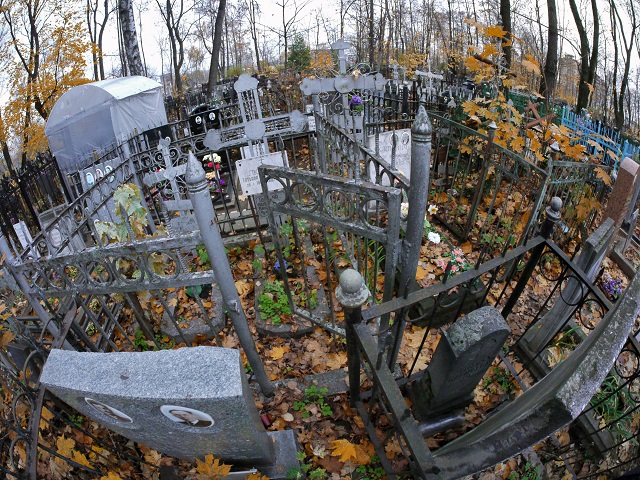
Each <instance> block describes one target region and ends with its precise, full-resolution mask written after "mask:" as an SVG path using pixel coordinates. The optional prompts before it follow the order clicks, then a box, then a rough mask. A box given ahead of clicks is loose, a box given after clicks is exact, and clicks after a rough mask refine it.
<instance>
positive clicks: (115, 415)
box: [84, 397, 133, 423]
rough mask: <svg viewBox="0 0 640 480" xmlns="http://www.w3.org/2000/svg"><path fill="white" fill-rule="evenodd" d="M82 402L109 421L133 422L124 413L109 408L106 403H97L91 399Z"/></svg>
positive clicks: (86, 398) (87, 398)
mask: <svg viewBox="0 0 640 480" xmlns="http://www.w3.org/2000/svg"><path fill="white" fill-rule="evenodd" d="M84 401H85V402H87V404H88V405H90V406H91V407H92V408H93V409H94V410H97V411H98V412H100V413H101V414H102V415H104V416H106V417H109V418H110V419H111V420H115V421H116V422H126V423H133V420H132V419H131V417H130V416H129V415H127V414H126V413H122V412H121V411H120V410H117V409H115V408H113V407H110V406H109V405H107V404H106V403H102V402H99V401H97V400H94V399H93V398H89V397H85V398H84Z"/></svg>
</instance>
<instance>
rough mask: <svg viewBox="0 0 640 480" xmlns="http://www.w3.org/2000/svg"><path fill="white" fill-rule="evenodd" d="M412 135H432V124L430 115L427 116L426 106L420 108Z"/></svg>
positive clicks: (412, 128) (412, 127)
mask: <svg viewBox="0 0 640 480" xmlns="http://www.w3.org/2000/svg"><path fill="white" fill-rule="evenodd" d="M411 133H412V134H413V135H423V136H426V135H431V122H430V121H429V115H427V110H426V109H425V108H424V105H420V107H418V114H417V115H416V118H415V119H414V120H413V125H412V126H411Z"/></svg>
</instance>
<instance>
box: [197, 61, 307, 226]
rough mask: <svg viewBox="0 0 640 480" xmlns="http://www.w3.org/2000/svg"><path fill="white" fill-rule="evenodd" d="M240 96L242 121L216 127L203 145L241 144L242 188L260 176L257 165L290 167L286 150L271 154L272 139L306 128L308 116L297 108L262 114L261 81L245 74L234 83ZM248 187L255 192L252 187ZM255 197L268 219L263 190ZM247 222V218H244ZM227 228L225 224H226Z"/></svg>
mask: <svg viewBox="0 0 640 480" xmlns="http://www.w3.org/2000/svg"><path fill="white" fill-rule="evenodd" d="M233 88H234V90H235V91H236V93H237V95H238V104H239V106H240V113H241V118H242V122H241V123H239V124H237V125H232V126H230V127H226V128H221V129H217V130H216V129H213V130H209V131H208V132H207V135H206V136H205V138H204V140H203V142H202V143H203V144H204V145H205V146H206V147H207V148H210V149H211V150H213V151H214V152H215V151H220V150H223V149H227V148H232V147H240V148H241V152H242V157H243V160H240V161H239V162H236V167H237V174H238V177H239V180H240V187H241V190H242V191H244V190H247V189H246V188H245V186H248V185H250V184H252V183H253V185H259V181H258V182H257V183H255V182H254V180H256V179H257V178H258V172H257V168H258V166H260V165H261V164H263V163H266V164H269V165H272V164H278V165H284V166H288V163H287V157H286V152H275V153H270V151H269V138H270V137H276V136H278V135H286V134H293V133H301V132H304V131H305V130H306V129H307V124H308V118H307V116H306V115H304V114H303V113H302V112H300V111H298V110H294V111H293V112H291V113H287V114H284V115H276V116H273V117H263V116H262V106H261V105H260V97H259V94H258V80H257V79H256V78H253V77H251V76H249V75H247V74H246V73H245V74H242V75H240V77H239V78H238V80H237V81H236V82H235V83H234V84H233ZM248 190H250V191H254V190H253V189H251V188H249V189H248ZM248 195H252V196H253V200H254V204H255V206H256V210H257V214H258V216H259V217H262V218H266V216H267V213H266V205H265V199H264V196H263V194H262V191H260V192H257V193H255V192H254V193H250V194H248ZM246 196H247V195H246V194H244V193H243V194H242V195H241V196H239V199H238V200H239V205H240V206H243V204H244V198H245V197H246ZM229 216H231V218H233V217H234V216H236V217H237V216H239V215H238V212H229ZM245 221H246V220H245ZM223 228H224V227H223Z"/></svg>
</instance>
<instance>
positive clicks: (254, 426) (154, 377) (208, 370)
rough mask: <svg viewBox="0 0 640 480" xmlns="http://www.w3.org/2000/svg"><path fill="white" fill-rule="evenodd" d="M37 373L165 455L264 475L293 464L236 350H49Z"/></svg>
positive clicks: (291, 447)
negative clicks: (208, 458)
mask: <svg viewBox="0 0 640 480" xmlns="http://www.w3.org/2000/svg"><path fill="white" fill-rule="evenodd" d="M40 381H41V383H42V384H43V385H44V386H45V387H46V388H47V389H48V390H49V391H51V392H52V393H53V394H54V395H56V396H57V397H58V398H60V399H61V400H62V401H64V402H66V403H67V404H69V405H70V406H71V407H73V408H74V409H76V410H77V411H78V412H80V413H82V414H83V415H85V416H87V417H89V418H91V419H92V420H94V421H96V422H97V423H100V424H101V425H104V426H105V427H107V428H109V429H111V430H113V431H115V432H117V433H119V434H121V435H123V436H125V437H127V438H129V439H131V440H133V441H136V442H139V443H141V444H144V445H146V446H148V447H150V448H153V449H155V450H157V451H159V452H162V453H164V454H166V455H169V456H171V457H176V458H181V459H186V460H193V459H194V458H203V457H204V456H205V455H207V454H213V455H214V456H215V457H216V458H218V459H220V460H222V461H224V462H226V463H228V464H232V465H234V466H243V467H256V468H259V469H260V471H261V472H262V473H263V474H264V475H267V476H268V477H270V478H284V477H285V475H286V473H287V472H288V471H289V470H290V468H295V467H297V466H298V462H297V459H296V443H295V437H294V435H293V431H292V430H285V431H279V432H267V431H266V430H265V429H264V426H263V425H262V422H261V421H260V417H259V414H258V411H257V409H256V407H255V403H254V401H253V398H252V396H251V392H250V389H249V385H248V382H247V379H246V376H245V373H244V368H243V367H242V363H241V358H240V353H239V351H237V350H233V349H227V348H218V347H192V348H181V349H179V350H162V351H157V352H113V353H93V352H72V351H66V350H52V351H51V353H50V354H49V358H48V360H47V362H46V363H45V366H44V369H43V372H42V375H41V377H40Z"/></svg>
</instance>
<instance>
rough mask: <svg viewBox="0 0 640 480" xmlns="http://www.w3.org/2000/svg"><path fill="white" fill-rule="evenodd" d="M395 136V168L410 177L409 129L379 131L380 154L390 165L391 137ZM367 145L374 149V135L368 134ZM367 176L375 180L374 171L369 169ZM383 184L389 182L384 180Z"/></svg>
mask: <svg viewBox="0 0 640 480" xmlns="http://www.w3.org/2000/svg"><path fill="white" fill-rule="evenodd" d="M394 135H395V137H396V170H399V171H401V172H402V174H403V175H404V176H405V177H407V179H409V180H410V179H411V129H409V128H403V129H401V130H394V131H392V132H380V135H379V138H380V156H381V157H382V159H383V160H384V161H386V162H387V163H388V164H389V165H391V152H392V151H393V137H394ZM367 147H368V148H370V149H371V150H373V151H375V149H376V137H375V135H369V136H368V138H367ZM369 178H370V179H371V181H372V182H375V171H374V170H373V169H370V170H369ZM383 185H386V186H388V185H389V182H388V181H386V180H385V181H384V182H383Z"/></svg>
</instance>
